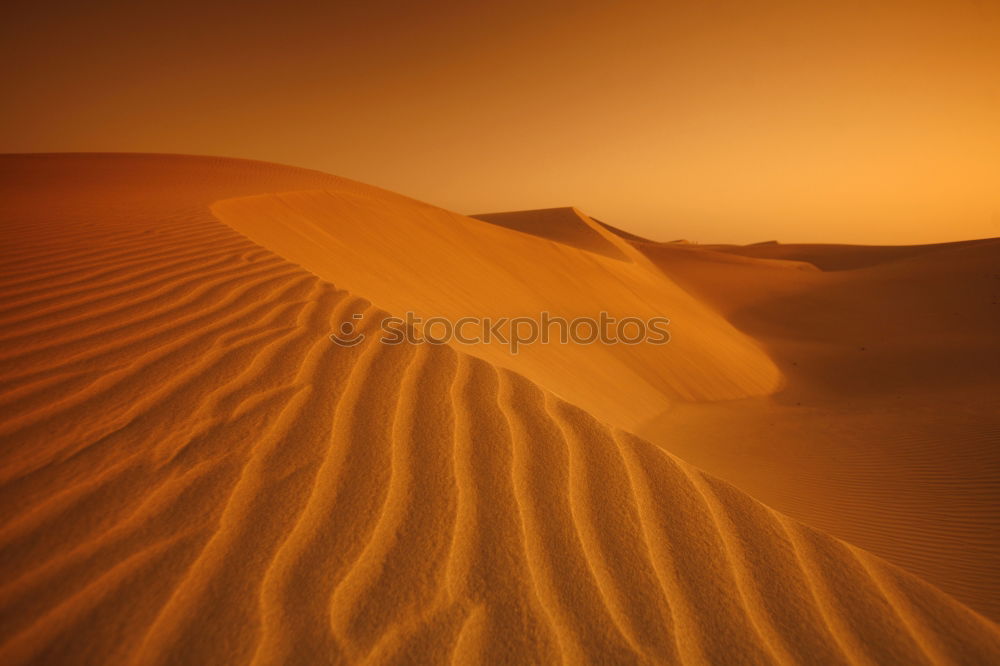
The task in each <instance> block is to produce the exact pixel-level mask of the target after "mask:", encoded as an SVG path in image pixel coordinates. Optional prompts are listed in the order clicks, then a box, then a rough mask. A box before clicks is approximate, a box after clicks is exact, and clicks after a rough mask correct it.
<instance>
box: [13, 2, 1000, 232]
mask: <svg viewBox="0 0 1000 666" xmlns="http://www.w3.org/2000/svg"><path fill="white" fill-rule="evenodd" d="M998 28H1000V5H997V4H996V3H976V2H892V3H880V5H879V6H878V7H871V6H867V5H863V4H860V3H858V4H847V5H843V4H841V5H838V6H837V7H822V8H821V7H803V6H800V5H797V4H795V3H780V2H754V3H735V2H720V3H713V4H711V5H700V6H698V7H691V6H682V5H673V4H659V3H658V4H655V5H654V4H650V3H627V4H624V5H623V4H616V5H615V6H613V7H610V6H604V5H602V4H599V3H593V2H587V3H572V4H563V3H545V4H543V5H539V6H534V3H531V4H529V3H516V4H515V5H511V6H505V7H503V8H499V7H483V6H467V5H465V4H461V3H450V2H433V3H424V4H421V5H412V6H399V5H394V4H391V3H374V4H366V5H365V6H364V7H361V6H358V7H330V6H325V5H323V4H321V3H308V2H296V3H292V4H286V5H283V6H282V7H280V8H272V7H267V6H263V5H261V6H251V7H246V8H244V9H243V10H242V11H241V12H233V11H232V10H231V9H229V8H227V7H225V6H224V5H223V4H222V3H217V2H210V3H208V4H197V5H195V4H193V3H190V4H186V5H184V4H177V3H152V4H145V3H144V4H143V5H141V6H137V5H128V4H124V3H122V4H117V3H99V4H97V5H93V6H87V7H85V8H84V7H81V8H77V9H65V10H60V11H59V12H58V13H52V12H50V11H49V10H47V9H45V8H43V7H42V6H36V7H19V8H18V9H17V10H15V11H12V12H9V16H8V20H7V21H6V22H5V25H4V27H3V28H0V30H2V31H3V35H4V39H3V43H4V46H3V49H4V55H5V56H6V57H5V58H4V59H3V64H2V65H0V77H2V80H3V82H4V85H5V88H6V89H8V90H13V91H19V93H20V94H19V95H18V96H17V97H15V98H14V99H10V100H8V102H7V104H6V105H5V108H4V111H3V112H2V113H3V117H4V123H3V130H2V132H0V152H63V151H74V152H75V151H88V152H89V151H94V152H108V151H116V152H118V151H121V152H157V153H182V154H203V155H220V156H228V157H240V158H249V159H257V160H264V161H271V162H278V163H283V164H290V165H294V166H300V167H307V168H311V169H317V170H321V171H324V172H328V173H333V174H337V175H341V176H345V177H348V178H352V179H355V180H360V181H363V182H366V183H370V184H373V185H377V186H379V187H383V188H386V189H390V190H394V191H397V192H400V193H403V194H406V195H408V196H411V197H414V198H416V199H420V200H423V201H427V202H429V203H433V204H436V205H439V206H442V207H445V208H448V209H451V210H455V211H458V212H462V213H466V214H474V213H484V212H493V211H504V210H518V209H533V208H547V207H556V206H575V207H577V208H579V209H581V210H584V211H586V212H587V213H588V214H590V215H592V216H593V217H596V218H598V219H601V220H603V221H605V222H607V223H609V224H612V225H615V226H618V227H621V228H623V229H626V230H628V231H631V232H633V233H637V234H641V235H644V236H648V237H651V238H654V239H657V240H672V239H677V238H686V239H689V240H692V241H697V242H705V243H710V242H734V243H752V242H759V241H766V240H772V239H777V240H781V241H783V242H829V243H838V242H839V243H873V244H910V243H927V242H942V241H951V240H962V239H970V238H981V237H990V236H1000V186H998V185H1000V183H998V182H997V181H998V177H997V174H1000V127H998V125H1000V123H997V118H1000V66H998V65H1000V39H998V38H997V35H998V34H1000V30H998Z"/></svg>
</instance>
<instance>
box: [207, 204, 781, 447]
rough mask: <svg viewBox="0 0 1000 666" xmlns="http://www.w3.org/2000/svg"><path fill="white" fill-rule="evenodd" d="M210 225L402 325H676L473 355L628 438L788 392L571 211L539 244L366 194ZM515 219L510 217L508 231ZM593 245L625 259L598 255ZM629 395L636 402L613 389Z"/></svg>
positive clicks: (700, 311)
mask: <svg viewBox="0 0 1000 666" xmlns="http://www.w3.org/2000/svg"><path fill="white" fill-rule="evenodd" d="M212 212H213V214H215V215H216V216H217V217H218V218H219V219H221V220H223V221H224V222H226V224H228V225H230V226H232V227H233V228H234V229H236V230H237V231H239V232H240V233H242V234H244V235H246V236H247V237H248V238H250V239H251V240H253V241H254V242H256V243H258V244H260V245H262V246H265V247H267V248H269V249H270V250H272V251H274V252H275V253H277V254H279V255H280V256H282V257H283V258H285V259H287V260H289V261H291V262H293V263H295V264H297V265H299V266H302V267H304V268H306V269H307V270H309V271H310V272H312V273H314V274H316V275H318V276H320V277H321V278H323V279H325V280H327V281H329V282H332V283H334V284H337V285H338V286H340V287H342V288H344V289H347V290H349V291H351V292H353V293H359V294H364V295H365V296H366V297H367V298H370V299H372V301H374V302H376V303H378V304H379V306H380V307H383V308H384V309H386V310H388V311H390V312H392V313H394V314H397V315H400V314H401V313H405V312H407V311H411V310H412V311H415V312H417V313H418V314H420V315H421V316H423V317H432V316H444V317H447V318H449V319H451V320H452V321H454V320H457V319H459V318H460V317H465V316H473V317H479V318H494V319H496V318H498V317H516V316H526V317H533V318H536V319H537V318H538V316H539V313H540V312H543V311H545V312H549V313H552V314H553V315H555V316H561V317H564V318H566V319H567V320H571V319H573V318H576V317H593V318H596V317H597V316H598V314H599V313H600V312H601V311H608V312H609V313H610V314H611V315H613V316H615V317H616V318H618V319H622V318H625V317H639V318H640V319H643V320H648V319H650V318H651V317H656V316H666V317H668V318H670V319H671V321H672V324H671V341H670V344H668V345H664V346H655V345H634V346H629V345H602V344H590V345H587V344H571V345H557V344H550V345H529V346H525V347H524V348H523V349H522V350H521V351H520V353H519V354H518V355H517V356H516V357H514V356H512V355H511V353H510V351H509V348H508V347H507V346H505V345H502V344H496V343H494V344H479V345H468V346H465V347H463V349H464V350H465V351H467V352H468V353H470V354H473V355H475V356H478V357H480V358H482V359H484V360H486V361H488V362H490V363H492V364H494V365H498V366H500V367H504V368H508V369H513V370H516V371H518V372H520V373H522V374H524V375H525V376H526V377H528V378H529V379H531V380H533V381H535V382H537V383H539V384H541V385H543V386H545V388H547V389H548V390H550V391H553V392H554V393H556V394H558V395H559V396H560V397H563V398H565V399H566V400H568V401H569V402H572V403H573V404H576V405H579V406H581V407H583V408H585V409H586V410H587V411H588V412H590V413H592V414H594V415H595V416H597V417H598V418H600V419H601V420H603V421H607V422H609V423H613V424H615V425H617V426H620V427H624V428H628V429H630V428H634V427H636V426H638V425H639V424H641V423H644V422H646V421H647V420H649V419H651V418H653V417H655V416H656V415H658V414H660V413H662V412H663V411H664V410H665V409H667V408H668V406H669V405H670V404H671V403H672V402H675V401H678V400H706V399H710V400H723V399H734V398H742V397H747V396H752V395H763V394H768V393H771V392H773V391H775V390H777V389H778V387H779V386H780V385H781V375H780V373H779V372H778V371H777V368H776V367H775V366H774V364H773V362H772V361H771V359H770V358H769V357H768V356H767V355H766V354H765V353H764V352H763V351H762V350H761V348H760V347H759V346H758V345H757V343H756V342H755V341H753V340H752V339H750V338H749V337H748V336H746V335H744V334H742V333H740V332H739V331H737V330H736V329H735V328H734V327H733V326H732V324H730V323H729V322H727V321H726V320H725V319H724V318H723V317H721V316H719V315H718V314H717V313H716V312H714V311H713V310H712V309H711V308H709V307H706V306H705V305H704V304H702V303H701V302H699V301H698V300H696V299H694V298H692V297H691V296H690V295H689V294H688V293H687V292H686V291H684V290H683V289H682V288H680V287H679V286H678V285H677V284H675V283H674V282H673V281H672V280H671V279H669V278H668V277H666V276H665V275H663V273H662V272H660V271H659V270H658V269H656V267H655V266H653V265H652V264H651V263H650V261H649V260H648V259H647V258H646V257H645V256H643V254H642V253H641V252H639V251H637V250H636V249H635V248H633V247H631V246H630V245H629V244H628V243H626V242H625V241H624V240H622V239H620V238H617V237H616V236H615V235H614V234H612V233H610V232H608V231H607V230H605V229H603V228H602V227H600V225H598V224H597V223H595V222H593V221H592V220H589V218H586V217H585V216H583V217H581V216H580V215H579V214H576V213H574V212H570V213H568V214H566V215H565V216H562V215H560V214H558V213H556V214H551V213H549V214H547V215H546V216H545V219H544V221H545V222H546V223H552V224H551V226H552V228H551V229H550V230H549V231H544V232H541V234H540V235H538V236H536V235H529V234H525V233H522V232H520V231H516V230H513V229H511V228H507V226H500V225H498V224H492V223H491V224H484V223H483V222H481V221H479V220H474V219H472V218H468V217H465V216H462V215H458V214H456V213H452V212H449V211H446V210H443V209H441V208H436V207H434V206H430V205H428V204H424V203H420V202H417V201H413V200H412V199H407V198H405V197H401V196H399V195H394V196H390V195H387V194H385V193H383V192H382V191H378V190H374V189H371V190H366V189H364V188H362V187H360V186H357V185H349V186H343V187H328V188H325V189H323V190H315V191H299V192H284V193H280V194H264V195H260V196H251V197H234V198H231V199H225V200H222V201H218V202H216V203H215V204H213V205H212ZM514 216H516V214H515V215H514ZM514 216H509V217H507V218H505V219H507V220H508V226H509V225H511V224H513V223H512V222H510V217H514ZM531 216H532V217H537V216H538V214H537V212H532V213H531ZM567 217H568V218H571V219H569V220H567V219H566V218H567ZM573 225H575V226H576V227H578V228H579V229H581V231H579V235H580V236H585V237H587V240H586V241H585V243H584V247H578V246H576V245H574V244H573V239H572V238H571V237H570V236H571V234H569V233H567V231H566V228H567V227H572V226H573ZM590 235H596V236H599V237H600V238H602V239H603V240H604V241H606V242H607V244H608V245H613V246H615V247H617V248H618V249H619V250H620V254H621V255H623V256H624V258H626V259H627V260H624V259H623V257H622V256H619V257H616V258H610V257H608V256H605V255H604V254H602V253H595V252H593V251H591V250H590V249H589V248H591V247H592V240H591V238H590ZM554 236H562V238H563V240H562V241H561V242H555V241H554V240H551V239H552V237H554ZM580 377H586V378H587V379H586V381H581V380H580ZM624 386H627V387H629V388H628V391H622V390H620V388H616V387H624Z"/></svg>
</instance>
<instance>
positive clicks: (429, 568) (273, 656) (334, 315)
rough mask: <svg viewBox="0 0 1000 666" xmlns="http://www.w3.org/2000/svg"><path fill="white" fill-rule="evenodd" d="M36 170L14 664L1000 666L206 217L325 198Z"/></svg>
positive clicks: (791, 526) (8, 178)
mask: <svg viewBox="0 0 1000 666" xmlns="http://www.w3.org/2000/svg"><path fill="white" fill-rule="evenodd" d="M31 160H36V161H32V162H31V170H33V171H34V173H31V174H30V175H28V176H25V175H24V173H25V170H26V169H25V168H24V166H23V164H22V163H21V161H22V158H3V159H2V160H0V166H2V168H3V169H4V176H5V178H4V182H5V186H6V187H7V192H6V193H5V194H7V196H5V197H4V198H3V204H2V210H3V216H4V227H3V228H4V237H3V252H4V259H5V261H4V264H3V271H2V273H0V339H2V340H3V345H2V346H0V377H2V379H3V382H2V389H0V404H2V405H3V414H4V419H3V421H2V422H0V437H2V438H3V446H2V447H0V474H2V476H0V517H2V520H0V562H2V563H3V567H2V571H3V578H2V580H0V661H3V662H4V663H12V664H21V663H45V664H52V663H94V664H114V663H142V664H157V663H254V664H278V663H343V662H356V661H369V662H372V663H402V662H405V663H439V662H448V661H458V662H461V663H467V662H471V663H476V662H483V663H505V662H506V663H534V662H553V661H560V660H564V661H573V662H584V663H609V662H610V663H636V662H639V663H690V664H697V663H706V662H708V663H733V662H741V663H908V664H922V663H955V664H960V663H988V662H991V661H996V660H997V659H998V658H1000V630H998V628H997V626H996V625H995V624H994V623H992V622H990V621H989V620H987V619H985V618H983V617H982V616H980V615H979V614H977V613H976V612H974V611H972V610H970V609H968V608H967V607H965V606H964V605H962V604H960V603H959V602H957V601H955V600H954V599H953V598H951V597H949V596H948V595H946V594H944V593H942V592H940V591H938V590H937V589H935V588H934V587H932V586H931V585H929V584H927V583H926V582H924V581H921V580H920V579H918V578H916V577H914V576H912V575H910V574H908V573H905V572H903V571H902V570H900V569H898V568H897V567H895V566H892V565H890V564H888V563H886V562H884V561H883V560H881V559H879V558H877V557H874V556H872V555H870V554H868V553H866V552H865V551H862V550H860V549H858V548H856V547H854V546H850V545H848V544H846V543H844V542H842V541H840V540H837V539H835V538H831V537H829V536H826V535H824V534H822V533H819V532H817V531H815V530H813V529H810V528H807V527H804V526H802V525H801V524H799V523H797V522H795V521H793V520H791V519H789V518H786V517H785V516H783V515H781V514H779V513H777V512H775V511H773V510H772V509H769V508H768V507H766V506H764V505H762V504H760V503H759V502H757V501H755V500H753V499H751V498H749V497H748V496H746V495H745V494H743V493H741V492H740V491H738V490H736V489H735V488H733V487H732V486H730V485H728V484H726V483H724V482H721V481H719V480H717V479H715V478H713V477H711V476H709V475H706V474H704V473H702V472H700V471H699V470H697V469H695V468H693V467H691V466H690V465H688V464H686V463H684V462H682V461H681V460H679V459H678V458H676V457H675V456H673V455H671V454H669V453H667V452H666V451H664V450H662V449H661V448H659V447H657V446H654V445H652V444H650V443H648V442H646V441H644V440H641V439H639V438H638V437H636V436H634V435H631V434H628V433H627V432H625V431H623V430H621V429H618V428H614V427H610V426H608V425H606V424H605V423H603V422H601V421H600V420H599V419H596V418H595V417H594V416H592V415H591V414H589V413H588V412H586V411H584V410H582V409H580V408H579V407H577V406H574V405H572V404H570V403H568V402H566V401H565V400H563V399H560V398H559V397H557V396H556V395H554V394H553V393H552V392H550V391H547V390H545V389H544V388H542V387H540V386H538V385H537V384H536V383H533V382H532V381H529V380H528V379H527V378H525V377H524V376H522V375H520V374H518V373H516V372H513V371H511V370H509V369H505V368H501V367H498V366H496V365H493V364H490V363H488V362H486V361H484V360H482V359H480V358H478V357H475V356H472V355H468V354H464V353H460V352H458V351H455V350H453V349H451V348H448V347H434V346H428V345H419V346H412V345H400V346H389V345H382V344H379V343H378V342H377V341H376V337H375V336H370V337H369V338H368V339H366V341H365V342H364V343H363V344H361V345H359V346H357V347H353V348H345V347H339V346H336V345H333V344H332V343H331V342H330V340H329V339H327V334H328V333H329V332H330V330H331V329H332V327H333V326H334V325H336V324H337V323H338V322H340V321H343V320H344V318H345V317H347V316H349V315H350V314H353V313H358V312H363V313H366V317H365V318H364V320H363V321H364V325H365V326H366V327H367V329H366V330H368V331H369V332H372V331H374V330H375V329H376V328H377V327H378V324H379V321H380V320H381V318H382V317H384V316H386V312H384V311H382V310H380V309H379V308H377V307H376V306H374V305H373V304H372V303H371V301H369V300H368V299H367V295H359V294H354V293H351V292H348V291H344V290H342V289H338V288H337V287H335V286H334V285H332V284H330V283H329V282H326V281H324V280H321V279H319V278H318V277H317V276H315V275H313V274H310V273H308V272H306V271H305V270H303V269H302V268H301V267H299V266H296V265H294V264H292V263H289V262H287V261H285V260H283V259H281V258H279V257H278V256H276V255H275V254H273V253H271V252H270V251H268V250H266V249H264V248H262V247H261V246H259V245H257V244H255V243H253V242H251V241H250V240H248V239H247V238H246V237H244V236H241V235H240V234H238V233H236V232H235V231H233V230H232V229H230V228H229V227H227V226H226V225H224V224H222V223H220V222H219V221H218V220H217V219H215V218H214V217H213V216H212V215H211V214H210V212H209V209H208V206H209V204H210V203H211V202H212V201H215V200H217V199H215V198H214V197H221V198H225V197H227V196H248V194H247V190H252V189H254V188H258V189H261V190H263V191H274V190H275V189H276V188H280V187H288V186H289V184H290V183H289V181H292V183H294V182H295V181H296V179H301V180H303V181H306V183H310V184H311V183H314V182H315V180H317V179H320V180H321V179H322V177H321V176H318V175H315V174H311V173H308V172H304V173H303V172H295V171H294V170H286V169H285V168H283V167H276V166H267V165H261V164H258V163H246V162H242V161H235V160H233V161H228V160H214V161H206V160H204V159H202V158H162V159H159V158H147V157H131V156H129V157H126V156H101V157H84V156H69V157H50V158H46V159H45V160H42V159H41V158H30V160H29V161H31ZM45 161H48V162H50V165H49V167H48V168H46V167H44V166H42V165H40V164H39V162H45ZM95 161H96V165H95ZM188 162H189V163H190V166H189V167H188V166H185V163H188ZM102 170H103V173H100V172H101V171H102ZM65 174H70V175H72V176H73V177H72V178H71V179H70V180H69V183H78V182H80V180H86V179H88V178H89V179H90V182H87V183H85V185H83V186H80V188H79V190H78V191H77V192H76V193H75V194H73V193H71V192H70V193H67V192H66V191H65V190H64V189H63V183H62V181H60V180H59V178H58V177H57V176H59V175H65ZM192 174H194V177H193V178H192ZM210 176H211V177H210ZM19 179H20V180H19ZM178 179H179V180H178ZM292 186H294V184H292ZM46 187H47V188H49V189H55V191H56V192H58V193H59V196H52V197H47V198H42V199H39V197H38V194H39V192H43V191H45V189H46ZM102 187H104V188H106V189H110V190H111V191H112V192H121V193H123V196H122V197H118V198H114V197H109V195H108V192H107V191H105V190H102ZM66 189H71V186H70V185H67V186H66ZM241 190H242V193H241ZM125 192H129V193H130V194H129V195H128V196H124V193H125ZM234 193H235V194H234ZM108 200H111V201H114V202H115V203H116V205H105V203H104V202H105V201H108ZM47 202H52V203H51V204H49V203H47Z"/></svg>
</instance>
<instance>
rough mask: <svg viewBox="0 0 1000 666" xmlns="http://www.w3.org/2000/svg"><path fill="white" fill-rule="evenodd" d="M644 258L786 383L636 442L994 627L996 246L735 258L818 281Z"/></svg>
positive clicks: (690, 258) (667, 251)
mask: <svg viewBox="0 0 1000 666" xmlns="http://www.w3.org/2000/svg"><path fill="white" fill-rule="evenodd" d="M644 249H645V250H646V251H647V253H648V254H649V256H650V257H651V258H653V260H654V261H656V262H657V263H658V265H660V266H661V267H662V268H663V270H664V271H665V272H667V273H668V274H669V275H670V276H671V277H672V278H673V279H674V280H676V281H677V282H678V283H680V284H681V285H683V286H684V287H685V288H686V289H688V290H689V291H691V292H692V293H694V294H697V295H698V296H699V297H700V298H702V299H703V300H704V301H705V302H707V303H710V304H712V305H713V306H714V307H716V308H717V309H718V310H719V311H720V312H721V313H723V314H725V315H726V316H727V318H729V320H730V321H732V322H733V323H734V324H736V325H737V327H739V328H740V329H741V330H743V331H744V332H746V333H748V334H750V335H751V336H753V337H754V338H755V339H756V340H758V341H760V342H761V343H762V344H764V345H765V347H766V348H767V350H768V352H769V354H770V355H771V357H772V358H774V359H775V361H776V362H777V363H778V364H779V366H780V367H781V370H782V374H783V375H784V377H785V378H786V385H785V387H784V388H783V390H782V391H781V392H780V393H778V394H777V395H775V396H774V397H773V398H767V399H762V400H749V401H737V402H733V403H728V404H726V405H712V406H706V405H685V406H681V407H679V408H678V409H675V410H673V411H672V412H671V413H669V414H665V415H663V416H661V417H660V418H658V419H655V420H654V421H652V422H650V423H648V424H646V425H645V426H643V427H642V428H640V430H639V431H640V432H641V433H642V434H643V435H645V436H646V437H648V438H650V439H653V440H654V441H666V440H667V438H669V441H670V442H671V443H670V444H669V446H670V448H671V451H673V452H674V453H677V454H679V455H681V456H682V457H684V458H685V459H687V460H689V461H691V462H694V463H696V464H697V465H699V466H701V467H703V468H704V469H706V470H709V471H711V472H713V473H715V474H718V475H720V476H722V477H723V478H725V479H727V480H729V481H731V482H733V483H735V484H737V485H738V486H739V487H740V488H741V489H743V490H746V491H749V492H750V493H751V494H753V495H754V496H755V497H757V498H758V499H762V500H763V501H765V502H766V503H767V504H769V505H770V506H773V507H775V508H778V509H780V510H781V511H783V512H786V513H788V514H790V515H792V516H795V517H796V518H799V519H800V520H804V521H806V522H808V523H809V524H810V525H813V526H816V527H819V528H821V529H823V530H824V531H828V532H830V533H833V534H836V535H838V536H840V537H842V538H845V539H847V540H849V541H851V542H852V543H854V544H857V545H861V546H863V547H865V548H866V549H869V550H871V551H873V552H876V553H878V554H880V555H882V556H883V557H886V558H888V559H890V560H891V561H893V562H895V563H896V564H900V565H902V566H904V567H906V568H907V569H909V570H910V571H913V572H916V573H918V574H920V575H921V576H923V577H925V578H926V579H927V580H929V581H932V582H933V583H935V584H936V585H939V586H940V587H941V588H942V589H945V590H947V591H948V592H950V593H952V594H954V595H955V596H956V597H958V598H959V599H961V600H962V601H964V602H966V603H968V604H970V605H972V606H973V607H975V608H977V609H979V610H980V611H982V612H984V613H987V614H989V615H990V616H991V617H993V618H994V619H996V618H998V617H1000V605H998V599H1000V540H998V539H997V535H998V534H1000V517H998V515H997V511H996V507H997V506H1000V484H998V482H997V479H1000V459H998V458H997V455H996V451H997V446H998V444H1000V412H998V411H997V409H996V397H995V396H996V395H997V393H998V391H1000V385H998V377H1000V350H998V349H997V335H996V332H997V331H998V330H1000V270H998V268H997V267H998V266H1000V240H997V239H994V240H986V241H972V242H968V243H948V244H943V245H932V246H920V247H904V248H854V247H844V246H810V247H807V248H804V249H803V248H799V249H796V246H781V245H773V244H772V245H766V246H764V245H760V246H750V247H747V248H744V251H743V252H742V254H752V255H754V256H760V255H764V254H766V255H768V256H772V257H773V256H783V257H789V258H791V257H794V258H796V259H808V260H810V261H812V262H814V263H815V264H816V265H820V266H824V267H826V268H827V269H829V271H822V272H821V271H815V270H813V271H810V270H786V269H783V268H782V267H781V263H777V264H771V265H768V264H766V263H753V262H758V261H759V260H757V259H753V260H752V262H750V263H745V262H730V263H725V262H720V261H718V260H717V258H718V255H719V254H720V253H719V252H717V251H715V250H703V249H700V248H699V247H698V246H692V247H691V248H686V249H678V248H676V247H671V246H668V245H662V246H646V247H645V248H644ZM740 259H741V260H742V259H744V257H740ZM853 265H864V266H866V267H865V268H861V269H851V270H848V269H847V268H846V267H848V266H853ZM790 267H792V268H797V266H795V265H794V264H793V265H792V266H790Z"/></svg>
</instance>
